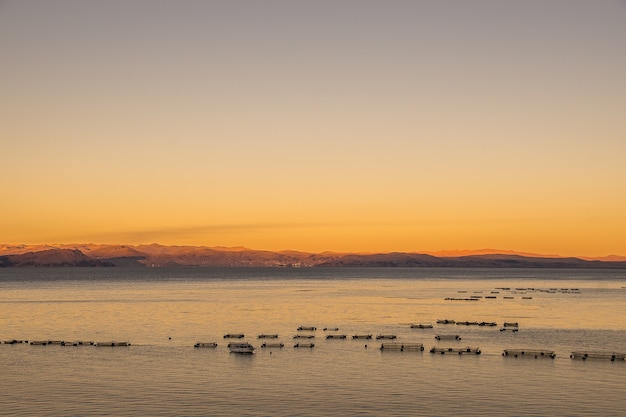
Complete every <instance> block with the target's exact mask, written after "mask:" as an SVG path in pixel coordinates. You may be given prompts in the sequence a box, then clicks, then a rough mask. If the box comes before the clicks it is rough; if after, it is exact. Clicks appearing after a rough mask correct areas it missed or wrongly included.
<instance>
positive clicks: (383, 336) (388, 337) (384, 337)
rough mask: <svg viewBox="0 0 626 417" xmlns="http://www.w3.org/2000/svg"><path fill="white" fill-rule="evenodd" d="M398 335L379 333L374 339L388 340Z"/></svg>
mask: <svg viewBox="0 0 626 417" xmlns="http://www.w3.org/2000/svg"><path fill="white" fill-rule="evenodd" d="M397 337H398V336H396V335H395V334H379V335H378V336H376V339H389V340H393V339H396V338H397Z"/></svg>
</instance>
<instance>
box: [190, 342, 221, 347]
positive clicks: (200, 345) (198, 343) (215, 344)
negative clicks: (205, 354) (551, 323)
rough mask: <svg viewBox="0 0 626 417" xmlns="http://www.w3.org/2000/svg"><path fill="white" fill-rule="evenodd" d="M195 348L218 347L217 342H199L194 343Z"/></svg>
mask: <svg viewBox="0 0 626 417" xmlns="http://www.w3.org/2000/svg"><path fill="white" fill-rule="evenodd" d="M193 347H195V348H215V347H217V343H215V342H197V343H196V344H195V345H193Z"/></svg>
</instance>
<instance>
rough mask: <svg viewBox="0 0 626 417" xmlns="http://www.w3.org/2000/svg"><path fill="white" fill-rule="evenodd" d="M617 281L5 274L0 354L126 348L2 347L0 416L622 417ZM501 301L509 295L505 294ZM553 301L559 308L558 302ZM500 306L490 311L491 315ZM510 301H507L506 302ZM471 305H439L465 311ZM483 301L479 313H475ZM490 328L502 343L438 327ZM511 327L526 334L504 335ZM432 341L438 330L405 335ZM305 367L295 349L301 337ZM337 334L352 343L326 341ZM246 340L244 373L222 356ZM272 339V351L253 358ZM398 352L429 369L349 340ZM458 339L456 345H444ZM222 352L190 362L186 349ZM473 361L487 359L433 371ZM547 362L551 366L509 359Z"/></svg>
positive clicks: (566, 275) (408, 273) (334, 274)
mask: <svg viewBox="0 0 626 417" xmlns="http://www.w3.org/2000/svg"><path fill="white" fill-rule="evenodd" d="M625 277H626V274H625V273H624V271H572V270H512V271H509V270H440V269H439V270H438V269H435V270H429V269H315V270H310V269H307V270H295V269H293V270H282V269H281V270H276V269H259V270H257V269H250V270H240V269H215V270H214V269H158V270H157V269H144V270H132V269H117V268H111V269H106V270H104V269H59V270H56V269H53V270H15V269H11V270H2V271H0V338H2V339H3V340H4V339H13V338H19V339H63V340H94V341H110V340H119V341H126V340H128V341H130V342H131V343H132V346H130V347H120V348H94V347H91V346H82V347H81V346H78V347H61V346H29V345H0V364H1V365H2V369H3V375H10V376H11V377H10V378H6V377H5V378H3V379H2V381H1V382H0V391H1V392H0V404H2V405H3V410H2V413H1V414H2V415H71V414H73V415H146V416H148V415H150V416H153V415H268V414H275V415H345V414H347V415H451V414H463V415H467V414H475V415H478V414H480V415H506V416H510V415H579V416H584V415H594V414H595V415H619V414H620V413H618V410H621V409H623V408H624V406H625V405H626V403H625V401H624V399H623V395H622V391H623V389H622V388H623V387H622V385H620V384H621V382H620V381H621V380H622V379H623V374H624V372H625V371H626V363H624V362H610V361H578V360H572V359H570V358H569V353H570V352H571V351H573V350H616V351H623V350H625V349H626V302H625V301H626V300H625V298H626V289H625V288H623V287H624V286H626V284H625V282H626V278H625ZM502 288H509V290H504V289H502ZM551 290H554V291H551ZM487 296H489V297H496V298H485V297H487ZM505 296H506V297H512V298H506V299H505V298H504V297H505ZM471 297H477V301H456V300H455V301H452V300H449V301H446V300H445V298H471ZM478 297H481V298H478ZM443 318H448V319H455V320H460V321H470V322H473V321H494V322H497V323H498V326H496V327H487V326H485V327H483V326H476V325H467V326H459V325H443V324H437V323H436V320H437V319H443ZM504 321H515V322H518V323H519V325H520V331H519V332H512V331H500V328H501V325H502V323H503V322H504ZM411 323H432V324H433V325H434V326H433V329H412V328H410V324H411ZM301 325H304V326H310V325H313V326H317V328H318V330H317V331H316V332H314V334H315V339H312V341H313V342H314V343H315V347H314V348H313V349H294V348H293V344H294V343H295V342H296V341H295V340H293V339H292V337H293V335H295V334H297V333H298V332H297V330H296V328H297V327H298V326H301ZM324 327H338V328H339V333H345V334H347V335H348V338H347V339H338V340H336V339H330V340H327V339H325V337H324V336H325V334H326V333H325V332H324V331H322V330H321V329H323V328H324ZM239 332H241V333H244V334H245V335H246V338H245V339H246V340H247V341H249V342H251V343H253V344H254V345H255V346H256V347H257V349H256V353H255V354H254V355H236V354H229V353H228V349H227V348H226V344H227V342H228V341H227V340H224V339H223V335H224V334H226V333H239ZM260 333H278V334H279V335H280V337H279V339H277V341H279V342H283V343H284V344H285V347H284V348H282V349H279V348H271V349H263V348H260V345H261V343H262V342H261V341H259V340H257V339H256V335H257V334H260ZM367 333H371V334H373V335H374V336H375V335H377V334H395V335H397V337H398V341H404V342H415V343H423V344H424V346H425V348H426V349H425V351H424V352H409V351H406V352H387V351H385V352H381V351H380V350H379V349H378V347H379V346H380V341H376V340H352V339H351V337H350V336H351V335H353V334H367ZM436 334H458V335H459V336H460V337H461V340H460V341H450V340H445V341H436V340H435V338H434V336H435V335H436ZM198 341H202V342H213V341H216V342H217V343H218V347H217V348H215V349H194V348H193V345H194V343H196V342H198ZM433 346H438V347H446V346H450V347H464V346H472V347H480V349H481V351H482V352H483V353H482V354H481V355H440V354H430V353H428V351H429V349H430V348H431V347H433ZM511 348H527V349H530V348H535V349H550V350H554V351H555V352H556V353H557V357H556V358H555V359H553V360H552V359H539V360H533V359H519V358H518V359H514V358H504V357H502V355H501V353H502V351H503V349H511Z"/></svg>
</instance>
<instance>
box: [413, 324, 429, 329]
mask: <svg viewBox="0 0 626 417" xmlns="http://www.w3.org/2000/svg"><path fill="white" fill-rule="evenodd" d="M432 328H433V325H432V324H411V329H432Z"/></svg>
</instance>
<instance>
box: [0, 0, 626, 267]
mask: <svg viewBox="0 0 626 417" xmlns="http://www.w3.org/2000/svg"><path fill="white" fill-rule="evenodd" d="M625 45H626V3H624V2H623V1H611V0H604V1H596V2H588V1H567V0H555V1H550V2H541V1H525V2H501V1H492V0H478V1H472V2H466V1H449V2H426V1H423V2H422V1H390V2H382V1H356V0H346V1H336V2H330V1H328V2H327V1H314V2H289V1H273V0H270V1H263V2H254V1H243V0H242V1H223V2H222V1H216V2H205V1H184V2H174V1H165V0H163V1H149V0H133V1H121V0H119V1H118V0H114V1H107V2H84V1H75V0H59V1H54V2H47V1H37V0H33V1H16V0H7V1H2V2H0V51H1V52H2V57H3V58H2V61H3V64H2V66H1V67H0V74H2V77H0V92H1V93H0V111H1V114H2V119H3V122H2V124H0V137H1V144H2V146H1V149H2V163H1V164H0V175H1V177H2V188H3V190H2V191H3V197H2V199H1V200H0V244H2V243H15V244H19V243H23V244H40V243H81V242H83V243H111V244H149V243H155V242H156V243H159V244H164V245H197V246H245V247H249V248H253V249H267V250H286V249H292V250H300V251H310V252H322V251H336V252H390V251H406V252H421V251H423V252H429V251H438V250H448V249H450V250H452V249H481V248H497V249H508V250H515V251H524V252H532V253H542V254H559V255H563V256H605V255H610V254H618V255H626V214H625V213H626V162H625V160H626V122H625V121H626V76H625V74H626V54H625V53H624V46H625Z"/></svg>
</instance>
